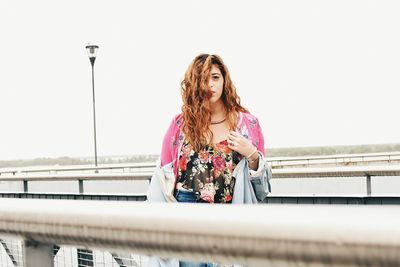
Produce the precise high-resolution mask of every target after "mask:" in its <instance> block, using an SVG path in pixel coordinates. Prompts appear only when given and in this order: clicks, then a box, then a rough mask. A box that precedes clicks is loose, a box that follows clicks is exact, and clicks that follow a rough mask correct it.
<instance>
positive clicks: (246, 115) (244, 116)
mask: <svg viewBox="0 0 400 267" xmlns="http://www.w3.org/2000/svg"><path fill="white" fill-rule="evenodd" d="M240 117H241V120H242V121H243V122H244V123H246V124H250V125H254V126H255V125H257V124H259V122H258V118H257V117H256V116H255V115H253V114H251V113H250V112H240Z"/></svg>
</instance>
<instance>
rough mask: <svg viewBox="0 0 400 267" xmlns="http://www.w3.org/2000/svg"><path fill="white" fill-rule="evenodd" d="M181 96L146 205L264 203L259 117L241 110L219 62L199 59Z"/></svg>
mask: <svg viewBox="0 0 400 267" xmlns="http://www.w3.org/2000/svg"><path fill="white" fill-rule="evenodd" d="M181 94H182V100H183V106H182V113H181V114H178V115H177V116H175V117H174V118H173V120H172V122H171V124H170V126H169V129H168V131H167V133H166V134H165V136H164V141H163V146H162V152H161V164H160V165H161V166H159V168H157V170H156V172H155V175H154V176H153V177H152V180H151V183H150V187H149V191H148V194H147V198H148V200H149V201H153V202H154V201H177V202H202V203H257V202H260V201H263V200H264V198H265V197H266V195H267V194H268V193H269V192H270V191H271V190H270V184H269V179H270V178H271V172H270V169H269V167H268V165H267V164H265V159H264V137H263V135H262V131H261V127H260V124H259V122H258V120H257V118H256V117H255V116H253V115H251V114H250V113H249V112H248V111H247V110H246V109H245V108H244V107H242V106H241V104H240V98H239V96H238V95H237V93H236V88H235V86H234V85H233V83H232V80H231V78H230V75H229V71H228V69H227V67H226V65H225V64H224V63H223V61H222V59H221V58H220V57H219V56H217V55H208V54H200V55H198V56H197V57H196V58H195V59H194V60H193V61H192V63H191V64H190V66H189V68H188V69H187V71H186V73H185V77H184V79H183V81H182V83H181ZM188 264H189V263H184V262H180V266H189V265H188ZM190 264H193V263H190ZM190 266H212V265H205V264H203V265H201V264H197V265H190Z"/></svg>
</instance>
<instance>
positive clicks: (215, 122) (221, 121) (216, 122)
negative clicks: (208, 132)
mask: <svg viewBox="0 0 400 267" xmlns="http://www.w3.org/2000/svg"><path fill="white" fill-rule="evenodd" d="M225 120H226V117H225V118H223V119H222V120H220V121H211V124H220V123H223V122H224V121H225Z"/></svg>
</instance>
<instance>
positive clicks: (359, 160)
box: [0, 152, 400, 176]
mask: <svg viewBox="0 0 400 267" xmlns="http://www.w3.org/2000/svg"><path fill="white" fill-rule="evenodd" d="M268 163H269V165H270V166H271V167H272V168H288V167H312V166H348V165H364V164H382V163H385V164H396V163H400V152H386V153H368V154H344V155H328V156H305V157H273V158H268ZM155 165H156V164H155V162H143V163H117V164H102V165H100V166H98V167H95V166H93V165H73V166H48V167H41V166H40V167H35V166H32V167H20V168H2V169H0V176H2V175H22V174H34V173H48V174H59V173H68V172H79V173H84V172H95V171H97V172H122V173H132V172H143V171H148V170H151V169H154V168H155Z"/></svg>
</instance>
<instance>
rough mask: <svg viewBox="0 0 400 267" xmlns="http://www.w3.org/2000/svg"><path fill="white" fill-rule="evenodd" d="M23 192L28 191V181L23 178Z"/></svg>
mask: <svg viewBox="0 0 400 267" xmlns="http://www.w3.org/2000/svg"><path fill="white" fill-rule="evenodd" d="M24 193H28V181H27V180H24Z"/></svg>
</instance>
